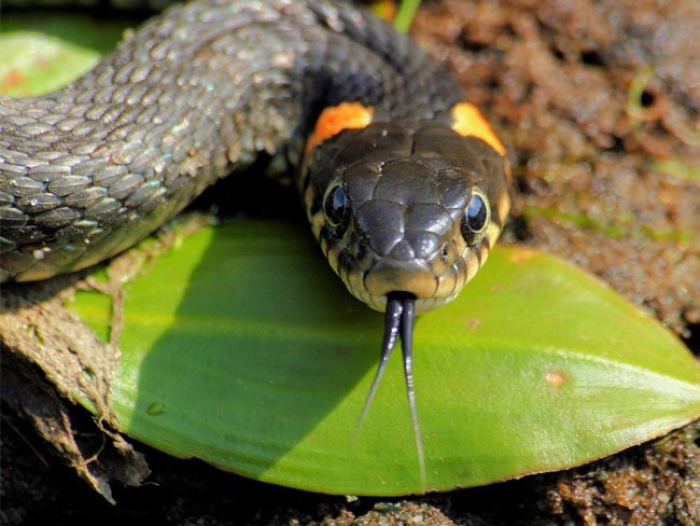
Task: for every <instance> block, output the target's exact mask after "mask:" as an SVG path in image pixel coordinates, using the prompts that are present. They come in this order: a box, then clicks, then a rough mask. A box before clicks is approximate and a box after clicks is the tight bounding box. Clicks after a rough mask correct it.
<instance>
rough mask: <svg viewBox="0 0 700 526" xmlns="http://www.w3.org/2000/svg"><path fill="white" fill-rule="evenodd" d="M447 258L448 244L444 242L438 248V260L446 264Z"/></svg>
mask: <svg viewBox="0 0 700 526" xmlns="http://www.w3.org/2000/svg"><path fill="white" fill-rule="evenodd" d="M449 256H450V245H449V243H447V242H445V243H443V245H442V246H441V247H440V258H441V259H442V261H444V262H445V263H447V260H448V259H449Z"/></svg>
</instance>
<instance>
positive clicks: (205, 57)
mask: <svg viewBox="0 0 700 526" xmlns="http://www.w3.org/2000/svg"><path fill="white" fill-rule="evenodd" d="M261 157H265V158H267V159H269V160H270V165H277V166H281V167H284V168H285V169H290V170H293V171H294V172H295V173H296V174H297V175H296V184H297V186H298V188H299V194H300V196H301V202H302V204H303V207H304V208H305V210H306V215H307V216H308V219H309V223H310V225H311V230H312V231H313V234H314V236H315V237H316V239H317V240H318V243H319V245H320V247H321V250H322V251H323V253H324V254H325V256H326V258H327V260H328V263H329V264H330V266H331V268H332V269H333V270H334V271H335V273H336V274H337V275H338V276H339V277H340V278H341V280H342V281H343V282H344V283H345V285H346V287H347V289H348V290H349V292H350V293H351V294H352V295H354V296H355V297H357V298H358V299H359V300H360V301H362V302H364V303H366V304H367V305H368V306H369V307H370V308H372V309H375V310H378V311H384V312H385V322H384V337H383V340H382V343H381V355H380V360H379V364H378V367H377V370H376V374H375V377H374V381H373V383H372V386H371V388H370V391H369V394H368V395H367V398H366V401H365V405H364V407H363V408H362V416H361V419H360V420H364V418H365V416H366V414H367V411H368V409H369V407H370V404H371V401H372V399H373V397H374V394H375V393H376V391H377V387H378V385H379V382H380V379H381V377H382V374H383V372H384V370H385V367H386V365H387V363H388V360H389V357H390V355H391V352H392V350H393V349H394V348H395V347H396V344H397V342H398V341H400V342H401V347H402V352H403V368H404V374H405V381H406V389H407V393H408V402H409V406H410V412H411V418H412V422H413V431H414V434H415V441H416V447H417V451H418V456H419V461H420V464H421V467H422V469H424V465H425V460H424V458H423V446H422V438H421V434H420V425H419V420H418V412H417V409H416V399H415V392H414V391H415V390H414V381H413V366H412V362H413V350H412V347H413V345H412V339H413V330H414V323H415V318H416V316H418V315H420V314H422V313H425V312H428V311H430V310H432V309H435V308H437V307H439V306H441V305H443V304H445V303H448V302H449V301H451V300H453V299H454V298H455V297H456V296H457V295H458V294H459V293H460V291H461V290H462V288H463V287H464V285H465V284H466V283H467V282H468V281H469V280H470V279H471V278H473V277H474V275H475V274H476V273H477V272H478V270H479V269H480V268H481V266H482V265H483V263H484V262H485V260H486V258H487V256H488V254H489V251H490V249H491V248H492V247H493V245H494V243H495V242H496V240H497V238H498V236H499V234H500V232H501V230H502V228H503V226H504V223H505V222H506V220H507V216H508V213H509V208H510V196H509V185H510V179H511V176H510V169H509V163H508V160H507V153H506V149H505V147H504V145H503V142H502V141H501V140H500V139H499V137H498V136H497V135H496V133H495V132H494V130H493V128H492V127H491V126H490V125H489V123H488V122H487V120H486V118H485V117H484V116H483V114H482V113H481V112H480V111H479V110H478V109H477V108H476V106H475V105H474V104H473V103H471V102H469V101H468V100H467V98H466V96H465V94H464V93H463V91H462V89H461V88H460V86H459V84H458V83H457V82H456V80H455V78H454V76H453V75H452V74H451V72H450V71H449V70H448V68H447V66H446V65H445V64H444V63H443V62H441V61H439V60H437V59H435V58H433V57H431V56H430V55H428V54H427V53H426V52H425V51H423V50H422V49H421V48H420V47H419V46H418V45H417V44H416V43H414V42H413V41H412V40H410V39H409V38H408V37H406V36H405V35H402V34H399V33H397V32H396V31H394V30H393V29H392V28H391V27H390V26H389V25H388V24H387V23H385V22H383V21H380V20H379V19H378V18H376V17H374V16H373V15H372V14H370V13H369V12H368V11H365V10H364V9H362V8H360V7H357V6H354V5H352V4H351V3H349V2H345V1H343V0H303V1H299V0H265V1H255V2H250V1H248V0H245V1H244V0H195V1H192V2H190V3H186V4H183V5H176V6H172V7H170V8H168V9H166V10H165V11H164V12H163V13H161V14H159V15H156V16H155V17H154V18H152V19H150V20H149V21H147V22H146V23H145V24H144V25H143V26H142V27H140V28H139V29H138V30H135V31H132V32H131V33H129V34H128V35H127V36H126V38H125V39H124V41H123V42H122V43H121V44H120V45H119V46H118V47H117V48H116V49H115V50H114V51H113V52H112V53H111V54H109V55H108V56H106V57H105V58H103V59H102V60H101V61H100V62H99V63H98V64H97V66H96V67H95V68H94V69H92V70H91V71H90V72H88V73H86V74H85V75H83V76H82V77H80V78H78V79H76V80H75V81H73V82H72V83H71V84H69V85H68V86H66V87H65V88H63V89H60V90H59V91H56V92H53V93H49V94H46V95H43V96H39V97H29V98H13V97H8V96H0V281H2V282H7V281H37V280H43V279H46V278H50V277H52V276H55V275H57V274H62V273H68V272H75V271H77V270H80V269H84V268H87V267H90V266H93V265H95V264H97V263H100V262H102V261H104V260H107V259H109V258H111V257H112V256H114V255H116V254H118V253H120V252H122V251H124V250H125V249H127V248H129V247H131V246H132V245H134V244H136V243H137V242H138V241H140V240H141V239H142V238H144V237H146V236H147V235H149V234H150V233H152V232H153V231H154V230H156V229H157V228H158V227H160V226H161V225H163V224H164V223H165V222H166V221H168V220H169V219H171V218H172V217H173V216H174V215H176V214H177V213H178V212H180V211H181V210H182V209H183V208H185V207H186V206H187V205H188V204H189V203H190V202H191V201H192V200H193V199H194V198H195V197H196V196H197V195H199V194H200V193H201V192H202V191H203V190H204V189H205V188H207V187H209V186H210V185H212V184H213V183H214V182H215V181H217V180H218V179H220V178H222V177H225V176H228V175H230V174H232V173H235V172H237V171H240V170H241V169H242V168H244V167H246V166H248V165H250V164H251V163H253V162H255V161H256V160H257V159H260V158H261Z"/></svg>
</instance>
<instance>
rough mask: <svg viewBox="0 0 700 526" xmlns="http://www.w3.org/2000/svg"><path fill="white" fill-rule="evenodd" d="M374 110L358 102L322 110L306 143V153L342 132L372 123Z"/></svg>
mask: <svg viewBox="0 0 700 526" xmlns="http://www.w3.org/2000/svg"><path fill="white" fill-rule="evenodd" d="M373 115H374V110H373V109H372V108H371V107H369V106H365V105H364V104H361V103H359V102H343V103H341V104H338V105H337V106H331V107H328V108H326V109H324V110H323V111H322V112H321V115H320V116H319V117H318V120H317V121H316V127H315V128H314V131H313V133H312V134H311V135H310V136H309V139H308V141H307V142H306V153H309V152H310V151H311V150H313V149H314V148H315V147H316V146H318V145H319V144H321V143H322V142H323V141H325V140H326V139H330V138H331V137H333V136H334V135H337V134H339V133H340V132H341V131H343V130H356V129H360V128H364V127H366V126H367V125H369V124H370V123H371V122H372V117H373Z"/></svg>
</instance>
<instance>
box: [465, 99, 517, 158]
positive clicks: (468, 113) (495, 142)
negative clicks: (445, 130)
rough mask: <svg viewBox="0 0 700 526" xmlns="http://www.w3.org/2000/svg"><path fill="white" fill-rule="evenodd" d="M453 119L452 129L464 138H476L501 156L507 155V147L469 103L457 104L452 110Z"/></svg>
mask: <svg viewBox="0 0 700 526" xmlns="http://www.w3.org/2000/svg"><path fill="white" fill-rule="evenodd" d="M452 118H453V119H454V123H453V124H452V129H453V130H454V131H456V132H457V133H459V134H460V135H461V136H462V137H476V138H478V139H481V140H482V141H484V142H485V143H487V144H488V145H489V146H491V148H493V149H494V150H496V151H497V152H498V153H500V154H501V155H505V154H506V148H505V146H503V143H502V142H501V140H500V139H499V138H498V136H497V135H496V132H494V131H493V128H491V125H490V124H489V123H488V121H487V120H486V117H484V116H483V115H482V114H481V112H480V111H479V110H478V109H477V108H476V106H474V105H473V104H470V103H469V102H460V103H459V104H455V105H454V107H453V108H452Z"/></svg>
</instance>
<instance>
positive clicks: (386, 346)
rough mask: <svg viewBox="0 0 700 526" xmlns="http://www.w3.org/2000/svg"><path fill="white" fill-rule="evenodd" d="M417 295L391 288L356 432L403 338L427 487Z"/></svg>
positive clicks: (413, 419) (410, 399)
mask: <svg viewBox="0 0 700 526" xmlns="http://www.w3.org/2000/svg"><path fill="white" fill-rule="evenodd" d="M415 304H416V297H415V296H414V295H413V294H409V293H407V292H390V293H389V294H388V295H387V300H386V314H385V318H384V339H383V341H382V354H381V357H380V359H379V365H378V367H377V372H376V374H375V375H374V380H373V381H372V387H370V389H369V393H368V394H367V398H366V399H365V403H364V405H363V406H362V412H361V413H360V418H359V420H358V422H357V429H356V433H355V436H356V437H357V436H359V433H360V430H361V429H362V425H363V424H364V422H365V420H366V418H367V413H368V412H369V408H370V406H371V405H372V401H373V400H374V396H375V395H376V394H377V389H378V388H379V383H380V382H381V379H382V376H383V375H384V371H385V370H386V366H387V364H388V363H389V357H390V356H391V353H392V351H393V350H394V347H395V346H396V342H397V340H398V339H399V338H400V339H401V349H402V352H403V369H404V377H405V378H406V394H407V395H408V407H409V410H410V412H411V422H412V424H413V435H414V437H415V441H416V450H417V453H418V466H419V468H420V477H421V485H422V486H423V487H425V481H426V472H425V455H424V453H423V437H422V435H421V431H420V423H419V422H418V411H417V409H416V393H415V391H414V388H413V325H414V322H415V320H416V313H415Z"/></svg>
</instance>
